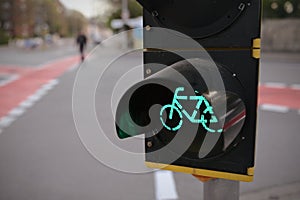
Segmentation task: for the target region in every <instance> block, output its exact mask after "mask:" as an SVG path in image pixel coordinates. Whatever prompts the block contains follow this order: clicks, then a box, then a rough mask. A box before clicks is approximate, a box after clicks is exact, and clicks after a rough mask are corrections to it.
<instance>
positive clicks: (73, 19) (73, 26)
mask: <svg viewBox="0 0 300 200" xmlns="http://www.w3.org/2000/svg"><path fill="white" fill-rule="evenodd" d="M67 24H68V33H69V36H75V35H76V34H78V33H80V32H81V31H82V30H83V29H84V28H85V27H86V25H87V19H86V18H85V17H84V15H83V14H82V13H81V12H78V11H76V10H69V11H68V12H67Z"/></svg>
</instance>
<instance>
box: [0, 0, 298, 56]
mask: <svg viewBox="0 0 300 200" xmlns="http://www.w3.org/2000/svg"><path fill="white" fill-rule="evenodd" d="M124 2H125V3H124ZM299 4H300V3H299V0H288V1H287V0H263V30H262V34H263V37H262V38H263V50H267V51H273V50H274V51H299V50H300V42H299V35H300V34H299V33H300V32H299V27H300V24H299V17H300V5H299ZM0 5H1V6H0V9H1V10H0V12H1V16H0V44H1V45H16V46H18V47H25V48H32V47H37V46H41V45H49V44H51V43H55V42H57V41H58V39H59V38H68V37H74V36H75V35H76V34H78V33H79V32H80V31H82V30H85V32H87V33H88V36H89V37H90V38H91V39H92V40H91V41H92V42H96V43H97V42H98V41H97V40H101V39H102V38H106V37H108V36H110V35H111V34H113V33H116V32H118V31H120V30H123V29H124V26H123V22H124V21H126V22H127V24H128V25H129V26H130V28H136V27H141V26H142V18H141V15H142V8H141V7H140V5H139V4H138V3H137V2H136V1H134V0H126V1H125V0H124V1H121V0H88V1H85V2H83V1H79V0H77V1H68V0H1V1H0ZM100 38H101V39H100Z"/></svg>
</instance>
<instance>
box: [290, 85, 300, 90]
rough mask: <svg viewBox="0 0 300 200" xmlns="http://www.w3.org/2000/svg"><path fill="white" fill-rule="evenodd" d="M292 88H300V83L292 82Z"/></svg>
mask: <svg viewBox="0 0 300 200" xmlns="http://www.w3.org/2000/svg"><path fill="white" fill-rule="evenodd" d="M290 88H292V89H295V90H300V84H292V85H291V87H290Z"/></svg>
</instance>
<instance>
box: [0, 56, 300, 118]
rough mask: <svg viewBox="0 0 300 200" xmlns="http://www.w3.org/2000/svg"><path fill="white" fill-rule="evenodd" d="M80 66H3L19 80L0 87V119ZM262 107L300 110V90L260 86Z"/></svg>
mask: <svg viewBox="0 0 300 200" xmlns="http://www.w3.org/2000/svg"><path fill="white" fill-rule="evenodd" d="M76 63H78V56H71V57H68V58H65V59H61V60H57V61H53V62H51V63H49V64H45V65H44V66H42V67H39V68H36V67H26V68H24V67H18V66H5V65H0V75H1V74H2V75H3V74H4V75H15V76H16V77H17V78H16V79H15V80H12V81H11V82H9V83H7V84H4V85H2V86H0V119H1V118H2V117H5V116H6V115H7V114H8V113H9V112H10V111H11V110H13V109H14V108H16V107H17V106H18V105H19V104H20V103H22V102H23V101H24V100H26V99H27V98H28V97H29V96H30V95H32V94H34V93H35V92H36V91H37V90H38V89H39V88H41V87H42V86H43V85H45V84H46V83H48V82H49V81H51V80H54V79H56V78H58V77H59V76H61V75H62V74H63V73H64V72H65V71H67V70H68V69H70V68H72V67H73V66H74V65H75V64H76ZM258 105H274V106H282V107H286V108H288V109H297V110H300V87H299V88H293V87H288V86H286V87H280V88H279V87H272V86H267V85H261V86H260V87H259V99H258Z"/></svg>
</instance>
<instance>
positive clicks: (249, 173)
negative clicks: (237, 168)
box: [247, 167, 254, 176]
mask: <svg viewBox="0 0 300 200" xmlns="http://www.w3.org/2000/svg"><path fill="white" fill-rule="evenodd" d="M247 174H248V175H249V176H254V167H250V168H248V170H247Z"/></svg>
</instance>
